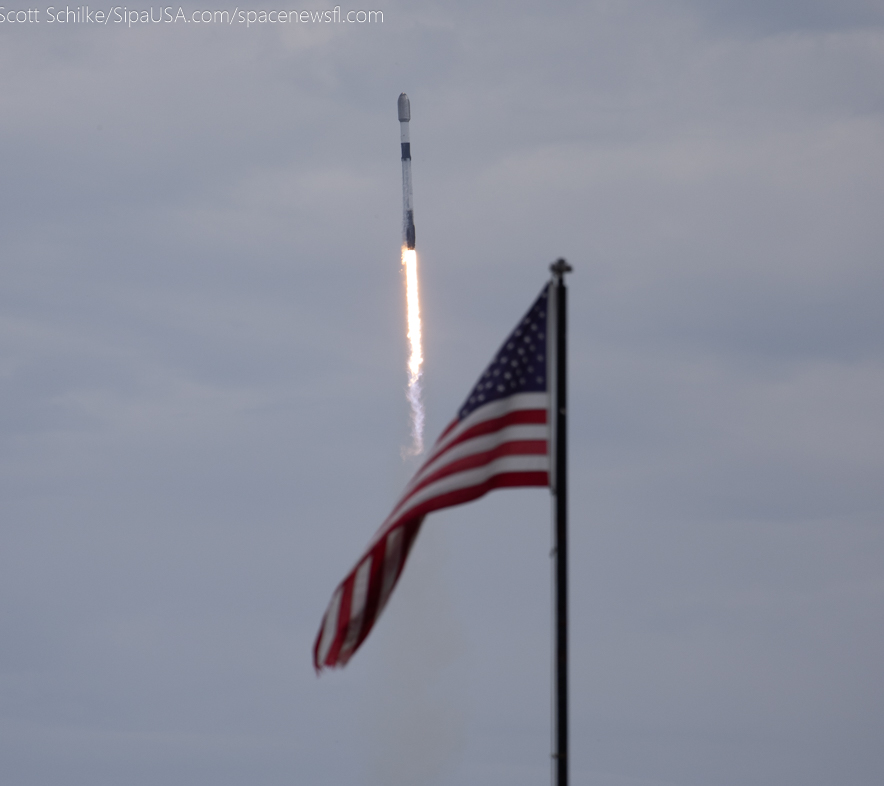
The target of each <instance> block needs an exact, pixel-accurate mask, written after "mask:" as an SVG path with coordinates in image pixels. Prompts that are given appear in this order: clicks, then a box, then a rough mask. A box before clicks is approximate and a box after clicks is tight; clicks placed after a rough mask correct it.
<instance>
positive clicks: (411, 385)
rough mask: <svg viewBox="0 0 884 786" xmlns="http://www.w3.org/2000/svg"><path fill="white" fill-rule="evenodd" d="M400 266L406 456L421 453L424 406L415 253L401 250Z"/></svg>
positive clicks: (422, 446)
mask: <svg viewBox="0 0 884 786" xmlns="http://www.w3.org/2000/svg"><path fill="white" fill-rule="evenodd" d="M402 266H403V267H404V268H405V300H406V303H407V305H408V346H409V352H410V354H409V357H408V394H407V397H408V401H409V403H410V404H411V440H412V445H411V448H409V449H408V450H407V453H408V455H412V456H418V455H420V454H421V453H423V452H424V405H423V402H422V401H421V374H423V370H422V369H421V366H422V365H423V362H424V355H423V350H422V349H421V303H420V298H419V296H418V290H417V253H416V252H415V250H414V249H413V248H405V246H403V247H402Z"/></svg>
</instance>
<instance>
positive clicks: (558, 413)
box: [549, 259, 572, 786]
mask: <svg viewBox="0 0 884 786" xmlns="http://www.w3.org/2000/svg"><path fill="white" fill-rule="evenodd" d="M549 269H550V270H551V271H552V274H553V282H552V295H553V298H554V301H553V302H554V311H553V313H554V314H555V318H556V324H555V337H556V342H555V370H556V374H555V404H554V408H553V412H554V414H555V432H554V434H555V470H554V476H553V492H554V494H555V497H556V541H555V554H556V701H555V708H556V709H555V713H556V721H555V723H556V751H555V753H553V759H554V760H555V763H556V767H555V770H556V780H555V783H556V786H568V493H567V492H568V442H567V428H566V426H567V410H566V404H567V392H568V391H567V385H568V365H567V361H568V346H567V327H568V322H567V300H566V295H567V290H566V289H565V273H569V272H571V270H572V268H571V266H570V265H569V264H568V263H567V262H566V261H565V260H564V259H558V260H556V261H555V262H553V263H552V264H551V265H550V266H549Z"/></svg>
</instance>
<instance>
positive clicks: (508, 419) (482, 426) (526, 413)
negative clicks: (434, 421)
mask: <svg viewBox="0 0 884 786" xmlns="http://www.w3.org/2000/svg"><path fill="white" fill-rule="evenodd" d="M545 424H546V410H545V409H517V410H515V411H514V412H508V413H506V414H505V415H501V416H500V417H499V418H491V419H489V420H483V421H482V422H481V423H477V424H476V425H475V426H470V428H468V429H467V430H466V431H464V432H463V434H460V435H458V437H457V439H455V440H452V442H451V444H450V445H446V446H445V448H444V449H442V450H440V451H439V452H438V453H434V454H433V455H431V456H430V457H429V458H428V459H427V460H426V461H425V462H424V464H423V466H422V467H421V468H420V469H419V470H418V471H417V472H416V473H415V476H414V478H412V480H416V479H417V478H419V477H420V475H421V473H422V472H423V471H424V470H425V469H426V468H427V467H429V466H430V465H431V464H435V463H436V462H437V461H438V460H439V458H440V457H441V456H444V455H445V454H446V453H447V452H448V451H449V450H451V448H453V447H454V446H455V445H459V444H460V443H462V442H465V441H466V440H469V439H473V438H474V437H481V436H484V435H486V434H490V433H492V432H494V431H500V430H501V429H504V428H506V427H507V426H524V425H531V426H538V425H540V426H542V425H545ZM455 425H457V421H455V422H454V423H452V424H451V426H449V427H448V428H447V429H446V430H445V433H447V432H448V431H450V430H451V428H452V427H453V426H455ZM443 436H444V434H443ZM441 441H442V437H439V439H438V440H436V444H438V443H439V442H441ZM421 482H423V481H421ZM416 490H417V489H410V488H407V487H406V494H405V496H403V497H402V498H401V499H400V500H399V502H397V503H396V507H394V508H393V512H392V513H391V514H390V515H389V516H388V517H387V520H388V521H389V519H390V518H391V517H392V516H394V515H395V514H396V511H397V510H399V508H401V507H402V505H403V504H404V503H405V501H406V500H407V499H408V498H409V497H410V496H411V495H412V494H413V493H414V492H415V491H416Z"/></svg>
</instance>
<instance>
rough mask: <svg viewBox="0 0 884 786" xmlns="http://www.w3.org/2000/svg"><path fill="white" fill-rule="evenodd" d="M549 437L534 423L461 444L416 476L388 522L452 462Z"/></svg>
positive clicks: (504, 429) (545, 428)
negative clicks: (414, 492) (415, 491)
mask: <svg viewBox="0 0 884 786" xmlns="http://www.w3.org/2000/svg"><path fill="white" fill-rule="evenodd" d="M548 437H549V430H548V429H547V427H546V425H545V424H540V425H537V424H533V423H532V424H531V425H518V426H507V427H506V428H502V429H500V431H493V432H491V433H490V434H482V435H481V436H478V437H473V439H468V440H465V441H464V442H459V443H458V444H457V445H455V446H454V447H452V448H451V449H450V450H449V451H448V452H447V453H444V454H442V455H441V456H439V457H437V459H436V460H435V461H433V462H432V463H430V464H427V465H425V466H424V467H423V468H422V469H421V471H420V472H419V473H418V474H417V475H415V477H414V478H413V479H412V481H411V483H409V484H408V485H409V488H408V489H406V491H405V494H403V496H402V499H400V500H399V502H398V503H397V505H396V507H395V508H393V512H392V513H391V514H390V515H389V516H388V517H387V521H389V520H390V519H392V518H393V517H395V516H396V515H397V513H398V512H399V508H400V507H401V506H402V505H404V504H405V503H406V501H407V499H408V495H409V493H410V491H411V489H413V488H415V487H417V486H418V485H420V484H421V483H422V482H423V481H424V479H426V478H428V477H430V475H432V474H434V473H435V472H437V471H439V470H441V469H444V468H445V467H447V466H448V465H449V464H451V463H452V462H454V461H458V460H460V459H462V458H466V457H467V456H472V455H475V454H476V453H485V452H487V451H490V450H493V449H494V448H496V447H499V446H500V445H503V444H505V443H507V442H523V441H535V442H546V441H547V439H548Z"/></svg>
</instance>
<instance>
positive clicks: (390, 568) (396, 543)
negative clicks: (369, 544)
mask: <svg viewBox="0 0 884 786" xmlns="http://www.w3.org/2000/svg"><path fill="white" fill-rule="evenodd" d="M402 534H403V533H402V527H396V529H394V530H393V531H392V532H391V533H390V534H389V535H387V542H386V543H385V544H384V578H383V581H382V582H381V595H380V599H379V600H378V610H377V612H375V618H377V615H378V614H380V613H381V611H382V610H383V608H384V606H386V605H387V598H389V597H390V593H391V592H392V591H393V585H394V584H395V583H396V574H397V573H398V571H399V562H400V560H401V559H402Z"/></svg>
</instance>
